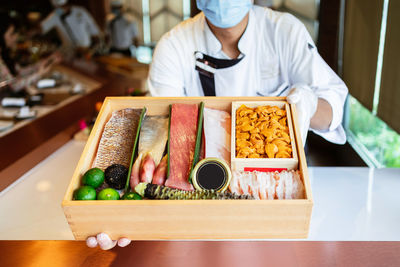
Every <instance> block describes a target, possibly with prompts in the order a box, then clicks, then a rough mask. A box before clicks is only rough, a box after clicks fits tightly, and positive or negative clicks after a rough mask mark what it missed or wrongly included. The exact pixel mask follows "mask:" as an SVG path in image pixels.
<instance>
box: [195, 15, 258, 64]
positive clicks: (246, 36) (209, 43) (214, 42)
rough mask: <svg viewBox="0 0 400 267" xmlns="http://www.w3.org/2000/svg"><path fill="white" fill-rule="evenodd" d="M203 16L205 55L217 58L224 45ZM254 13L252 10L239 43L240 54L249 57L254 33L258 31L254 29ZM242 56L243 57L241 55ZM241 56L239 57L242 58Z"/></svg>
mask: <svg viewBox="0 0 400 267" xmlns="http://www.w3.org/2000/svg"><path fill="white" fill-rule="evenodd" d="M202 15H203V22H202V23H203V29H204V38H205V41H206V50H207V51H205V53H206V54H208V55H210V56H216V55H218V54H220V53H221V52H222V51H221V50H222V45H221V43H220V42H219V40H218V39H217V37H215V35H214V34H213V32H212V31H211V29H210V27H209V26H208V24H207V21H206V18H205V16H204V14H202ZM254 19H255V17H254V12H253V9H250V11H249V21H248V23H247V27H246V29H245V31H244V33H243V35H242V37H240V40H239V43H238V48H239V51H240V53H242V54H244V55H248V54H249V51H250V49H251V43H252V41H253V40H252V37H253V35H254V31H255V30H256V29H255V27H254ZM241 56H242V55H241ZM241 56H239V57H241Z"/></svg>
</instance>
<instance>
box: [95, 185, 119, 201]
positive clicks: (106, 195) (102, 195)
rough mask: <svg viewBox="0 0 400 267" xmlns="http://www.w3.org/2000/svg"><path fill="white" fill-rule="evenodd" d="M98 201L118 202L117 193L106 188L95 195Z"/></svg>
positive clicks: (112, 189)
mask: <svg viewBox="0 0 400 267" xmlns="http://www.w3.org/2000/svg"><path fill="white" fill-rule="evenodd" d="M97 199H98V200H118V199H119V193H118V191H117V190H115V189H114V188H106V189H103V190H101V191H100V192H99V194H98V195H97Z"/></svg>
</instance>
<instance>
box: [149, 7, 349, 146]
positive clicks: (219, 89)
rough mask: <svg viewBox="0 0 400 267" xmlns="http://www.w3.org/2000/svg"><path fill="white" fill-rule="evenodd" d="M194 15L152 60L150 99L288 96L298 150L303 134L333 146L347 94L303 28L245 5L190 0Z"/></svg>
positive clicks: (340, 136)
mask: <svg viewBox="0 0 400 267" xmlns="http://www.w3.org/2000/svg"><path fill="white" fill-rule="evenodd" d="M197 7H198V8H199V9H200V10H202V11H203V12H201V13H200V14H198V15H197V16H195V17H194V18H191V19H189V20H186V21H184V22H182V23H181V24H179V25H178V26H176V27H175V28H173V29H172V30H171V31H170V32H168V33H166V34H165V35H164V36H163V37H162V38H161V40H160V41H159V42H158V44H157V47H156V49H155V52H154V56H153V63H152V65H151V69H150V74H149V79H148V86H149V90H150V94H151V95H152V96H288V101H289V102H290V103H293V104H296V106H297V109H298V112H299V120H300V126H301V134H302V138H303V144H304V143H305V139H306V136H307V131H308V129H309V128H310V129H311V130H312V131H314V132H315V133H317V134H319V135H321V136H322V137H324V138H325V139H327V140H329V141H331V142H333V143H338V144H343V143H345V141H346V136H345V132H344V130H343V128H342V126H341V122H342V115H343V105H344V101H345V98H346V95H347V88H346V86H345V84H344V83H343V81H342V80H341V79H340V78H339V77H338V76H337V75H336V74H335V73H334V71H333V70H332V69H331V68H330V67H329V66H328V65H327V64H326V62H325V61H324V60H323V59H322V58H321V56H320V55H319V53H318V51H317V48H316V46H315V44H314V42H313V41H312V39H311V37H310V35H309V34H308V32H307V30H306V28H305V26H304V25H303V24H302V23H301V22H300V21H299V20H297V19H296V18H295V17H293V16H292V15H290V14H287V13H281V12H276V11H273V10H271V9H268V8H262V7H259V6H254V5H253V3H252V0H230V1H224V0H197Z"/></svg>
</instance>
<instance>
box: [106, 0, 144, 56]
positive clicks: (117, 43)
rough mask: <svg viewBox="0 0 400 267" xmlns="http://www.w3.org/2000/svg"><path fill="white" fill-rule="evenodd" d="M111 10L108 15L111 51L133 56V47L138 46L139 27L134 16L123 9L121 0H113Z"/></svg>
mask: <svg viewBox="0 0 400 267" xmlns="http://www.w3.org/2000/svg"><path fill="white" fill-rule="evenodd" d="M111 12H112V14H110V15H109V16H108V17H107V34H108V35H109V37H110V41H111V52H119V53H122V54H125V55H127V56H131V48H133V47H132V46H133V45H135V46H137V43H138V40H137V37H138V29H137V25H136V22H135V21H134V20H133V17H132V16H130V15H129V14H128V13H126V12H125V11H124V10H123V5H122V1H121V0H113V1H111Z"/></svg>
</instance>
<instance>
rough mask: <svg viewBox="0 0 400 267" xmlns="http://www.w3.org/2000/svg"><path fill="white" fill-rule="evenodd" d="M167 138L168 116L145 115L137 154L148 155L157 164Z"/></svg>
mask: <svg viewBox="0 0 400 267" xmlns="http://www.w3.org/2000/svg"><path fill="white" fill-rule="evenodd" d="M167 140H168V117H167V116H146V117H145V118H144V120H143V122H142V127H141V129H140V136H139V154H142V155H143V157H144V158H143V159H145V158H146V156H147V155H150V157H151V158H152V159H153V161H154V164H155V165H156V166H157V165H158V164H159V163H160V160H161V158H162V156H163V154H164V151H165V145H166V143H167ZM150 182H151V180H150Z"/></svg>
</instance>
